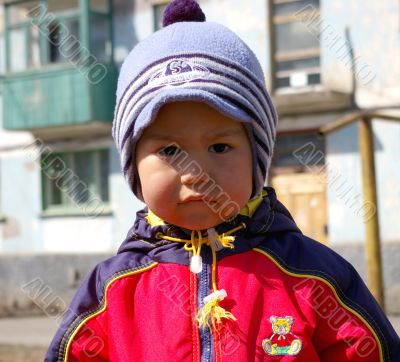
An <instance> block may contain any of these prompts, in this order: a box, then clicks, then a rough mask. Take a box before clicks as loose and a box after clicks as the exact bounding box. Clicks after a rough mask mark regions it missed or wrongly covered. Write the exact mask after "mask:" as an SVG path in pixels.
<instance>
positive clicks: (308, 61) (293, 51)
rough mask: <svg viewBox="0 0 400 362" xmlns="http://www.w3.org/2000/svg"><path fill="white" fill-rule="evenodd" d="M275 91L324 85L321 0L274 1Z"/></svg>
mask: <svg viewBox="0 0 400 362" xmlns="http://www.w3.org/2000/svg"><path fill="white" fill-rule="evenodd" d="M272 17H273V19H272V23H273V34H274V39H273V41H274V59H273V60H274V67H275V78H274V84H275V88H276V89H279V88H289V87H291V88H296V87H306V86H310V85H314V84H319V83H320V48H319V40H318V36H319V28H318V26H319V0H273V3H272Z"/></svg>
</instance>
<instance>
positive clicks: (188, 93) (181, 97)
mask: <svg viewBox="0 0 400 362" xmlns="http://www.w3.org/2000/svg"><path fill="white" fill-rule="evenodd" d="M180 101H181V102H182V101H197V102H204V103H206V104H208V105H209V106H210V107H213V108H214V109H215V110H217V111H218V112H220V113H222V114H224V115H225V116H227V117H229V118H232V119H233V120H237V121H239V122H244V123H251V122H252V120H253V118H252V117H250V116H249V115H248V114H247V113H246V112H245V111H244V110H243V109H241V108H240V107H238V106H237V105H235V104H233V103H231V102H229V101H228V100H226V99H223V98H221V97H219V96H217V95H215V94H213V93H210V92H207V91H204V90H200V89H190V88H176V89H171V88H169V89H167V90H165V91H162V92H160V93H158V94H157V95H156V96H155V97H154V98H152V99H151V101H150V102H149V103H147V104H146V106H145V107H144V108H143V109H142V111H141V112H140V114H139V116H138V117H137V119H136V122H135V127H134V130H133V135H132V136H133V140H134V141H135V140H137V139H138V138H139V137H140V136H141V134H142V132H143V130H144V129H145V128H146V127H148V126H149V125H150V124H151V123H152V122H154V120H155V119H156V117H157V114H158V112H159V110H160V109H161V107H162V106H164V105H165V104H167V103H172V102H180Z"/></svg>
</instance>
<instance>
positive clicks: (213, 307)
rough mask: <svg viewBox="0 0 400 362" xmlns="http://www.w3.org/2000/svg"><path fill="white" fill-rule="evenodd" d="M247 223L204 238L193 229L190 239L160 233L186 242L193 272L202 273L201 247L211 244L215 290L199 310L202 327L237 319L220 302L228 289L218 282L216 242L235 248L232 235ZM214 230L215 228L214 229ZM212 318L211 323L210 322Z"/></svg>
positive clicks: (212, 277)
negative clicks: (220, 287)
mask: <svg viewBox="0 0 400 362" xmlns="http://www.w3.org/2000/svg"><path fill="white" fill-rule="evenodd" d="M245 227H246V225H245V224H244V223H242V224H241V225H240V226H238V227H236V228H234V229H232V230H229V231H228V232H226V233H223V234H222V235H218V233H216V232H215V233H214V231H213V233H211V232H209V237H208V238H206V239H203V236H202V234H201V231H199V230H193V231H192V234H191V238H190V240H185V239H180V238H174V237H171V236H166V235H163V234H161V233H160V234H158V237H159V238H162V239H165V240H168V241H174V242H183V243H185V246H184V248H185V250H187V251H190V252H192V257H191V259H190V270H191V271H192V272H193V273H196V274H197V273H200V272H201V270H202V260H201V247H202V245H203V244H206V245H209V246H210V248H211V253H212V266H211V281H212V290H213V292H212V293H211V294H210V295H208V296H207V297H205V298H204V301H203V302H204V305H203V306H202V307H201V308H200V310H199V311H198V314H197V317H196V320H197V321H198V323H199V326H200V327H201V328H205V327H206V326H208V327H209V328H212V327H216V326H217V325H219V324H220V323H221V321H222V319H228V320H233V321H236V318H235V316H234V315H233V314H232V313H230V312H228V311H226V310H225V309H224V308H222V307H221V306H220V305H219V304H218V303H219V302H220V301H222V300H223V299H224V298H225V297H226V295H227V294H226V291H225V290H224V289H221V290H218V288H217V282H216V271H217V270H216V269H217V254H216V250H215V245H216V244H215V243H219V244H221V245H222V246H223V247H224V248H229V249H233V248H234V245H233V242H234V241H235V237H234V236H230V235H231V234H233V233H234V232H236V231H238V230H240V229H244V228H245ZM209 230H210V229H209ZM212 230H214V229H212ZM196 232H197V236H198V238H197V239H195V237H194V236H195V233H196ZM211 234H212V236H213V238H214V239H216V240H213V241H212V240H210V235H211ZM210 320H211V323H210Z"/></svg>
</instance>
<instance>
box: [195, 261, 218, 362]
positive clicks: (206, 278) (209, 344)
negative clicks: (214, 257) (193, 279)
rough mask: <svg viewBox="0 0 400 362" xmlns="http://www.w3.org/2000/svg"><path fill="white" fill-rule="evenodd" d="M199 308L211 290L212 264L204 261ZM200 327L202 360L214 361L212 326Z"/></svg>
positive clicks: (201, 273)
mask: <svg viewBox="0 0 400 362" xmlns="http://www.w3.org/2000/svg"><path fill="white" fill-rule="evenodd" d="M197 285H198V294H197V309H198V310H200V308H201V307H202V306H203V299H204V298H205V297H206V296H207V295H209V294H210V290H211V271H210V265H209V264H205V263H203V268H202V271H201V272H200V273H199V274H197ZM198 328H199V335H200V361H201V362H213V361H214V341H213V335H212V333H211V331H210V328H208V327H205V328H200V327H198Z"/></svg>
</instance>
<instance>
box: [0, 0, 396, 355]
mask: <svg viewBox="0 0 400 362" xmlns="http://www.w3.org/2000/svg"><path fill="white" fill-rule="evenodd" d="M199 3H200V5H201V7H202V9H203V11H204V12H205V14H206V16H207V20H208V21H217V22H219V23H222V24H224V25H226V26H228V27H229V28H230V29H232V30H233V31H234V32H236V33H237V34H238V35H239V36H240V37H241V38H242V39H243V40H244V41H245V42H246V43H247V44H248V45H249V46H250V48H251V49H252V50H253V51H254V52H255V53H256V55H257V57H258V59H259V60H260V62H261V65H262V67H263V69H264V73H265V81H266V85H267V88H268V89H269V90H270V92H271V94H272V96H273V99H274V102H275V104H276V106H277V110H278V114H279V118H280V121H279V124H278V134H277V143H276V148H275V152H274V160H273V165H272V168H271V171H270V177H269V184H270V185H271V186H273V187H275V189H276V191H277V194H278V197H279V199H280V200H281V201H282V202H283V203H284V204H285V205H286V206H287V207H288V209H289V211H290V212H291V213H292V215H293V216H294V218H295V220H296V222H297V223H298V225H299V226H300V228H301V229H302V231H303V232H304V234H306V235H308V236H310V237H312V238H314V239H316V240H318V241H320V242H322V243H324V244H326V245H328V246H329V247H331V248H333V249H334V250H336V251H338V252H339V253H340V254H341V255H343V256H344V257H345V258H346V259H348V260H349V261H350V262H351V263H352V264H353V265H354V266H355V267H356V269H357V270H358V271H359V273H360V274H361V275H362V276H363V277H364V278H366V274H367V263H366V255H365V243H366V240H367V235H366V229H367V228H366V223H367V222H368V221H369V220H371V218H373V217H374V216H375V215H376V216H377V220H378V227H379V229H378V232H379V236H380V238H379V239H380V241H381V264H382V270H383V281H384V283H383V291H384V296H385V301H384V307H385V311H386V313H387V314H388V315H389V316H390V318H391V320H392V321H393V323H394V325H395V327H396V328H397V330H399V327H400V167H399V165H400V121H399V120H400V2H399V1H398V0H383V1H379V2H378V1H373V0H350V1H349V0H252V1H237V0H200V1H199ZM165 6H166V2H165V1H156V0H155V1H152V0H137V1H134V0H65V1H60V0H34V1H33V0H30V1H11V0H10V1H0V55H1V56H0V361H40V360H43V355H44V352H45V350H46V348H47V346H48V344H49V343H50V340H51V338H52V336H53V334H54V332H55V330H56V328H57V325H58V324H59V323H60V318H61V316H62V313H63V311H65V309H66V308H67V306H68V305H69V302H70V300H71V297H72V296H73V294H74V292H75V290H76V287H77V286H78V285H79V284H80V282H81V280H82V278H83V277H84V276H85V275H86V273H87V272H88V271H89V270H90V269H91V268H92V267H93V266H94V265H95V264H96V263H97V262H99V261H101V260H103V259H105V258H107V257H109V256H111V255H113V254H114V253H115V252H116V250H117V248H118V246H119V245H120V243H121V242H122V241H123V240H124V238H125V235H126V233H127V231H128V229H129V228H130V226H131V225H132V224H133V221H134V219H135V213H136V211H137V210H139V209H140V208H142V207H143V204H141V203H140V202H139V201H138V200H136V199H135V198H134V196H133V194H132V193H131V192H130V191H129V189H128V186H127V185H126V184H125V181H124V179H123V176H122V174H121V171H120V165H119V157H118V154H117V151H116V150H115V148H114V145H113V140H112V138H111V124H112V118H113V111H114V106H115V91H116V82H117V75H118V70H119V67H120V65H121V63H122V61H123V59H124V58H125V57H126V56H127V54H128V52H129V51H130V49H132V47H133V46H134V45H135V44H136V43H137V42H138V41H140V40H142V39H144V38H145V37H147V36H149V35H150V34H151V33H152V32H154V31H156V30H157V29H159V28H160V26H161V19H162V13H163V10H164V8H165ZM360 119H367V120H368V121H369V124H371V125H372V127H371V132H372V136H373V137H372V139H373V143H372V146H371V144H370V149H372V150H370V151H372V154H373V155H374V160H375V175H376V178H375V180H368V178H372V177H371V176H365V174H364V173H363V172H364V171H363V167H362V164H363V160H364V158H363V156H362V152H361V144H360V140H361V138H360V137H361V136H360V122H359V120H360ZM361 142H362V141H361ZM368 167H369V166H367V168H368ZM363 175H364V176H363ZM372 181H376V188H375V190H376V202H370V200H369V199H365V198H364V197H365V188H366V186H365V185H368V184H371V182H372ZM368 182H370V183H368ZM373 184H374V182H372V185H373ZM368 200H369V201H368ZM377 258H378V259H379V255H378V257H377ZM378 259H376V260H372V261H371V260H370V261H369V263H375V262H376V263H377V265H379V260H378Z"/></svg>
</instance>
